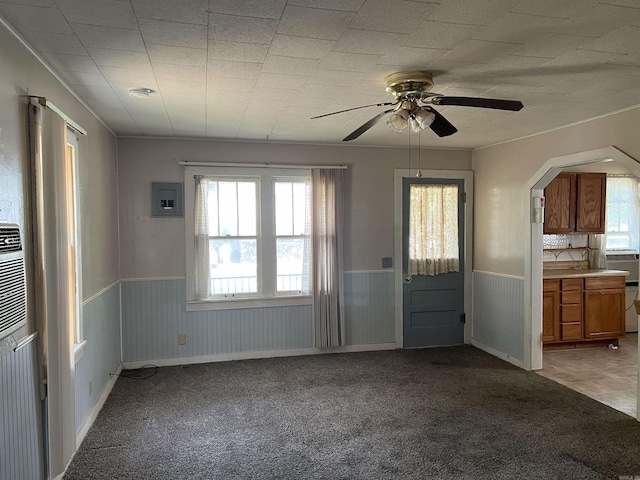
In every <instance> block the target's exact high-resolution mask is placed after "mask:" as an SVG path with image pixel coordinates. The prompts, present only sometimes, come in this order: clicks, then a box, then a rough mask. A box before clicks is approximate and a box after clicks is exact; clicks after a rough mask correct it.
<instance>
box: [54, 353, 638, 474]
mask: <svg viewBox="0 0 640 480" xmlns="http://www.w3.org/2000/svg"><path fill="white" fill-rule="evenodd" d="M633 475H639V476H640V423H638V422H637V421H636V420H634V419H633V418H631V417H629V416H627V415H625V414H624V413H621V412H618V411H616V410H613V409H611V408H609V407H607V406H605V405H602V404H600V403H598V402H596V401H595V400H592V399H590V398H588V397H585V396H583V395H581V394H579V393H577V392H574V391H572V390H570V389H568V388H566V387H563V386H561V385H559V384H556V383H554V382H552V381H550V380H548V379H546V378H543V377H541V376H539V375H536V374H534V373H530V372H525V371H523V370H520V369H518V368H515V367H513V366H511V365H509V364H507V363H504V362H502V361H500V360H498V359H497V358H495V357H492V356H490V355H488V354H485V353H484V352H482V351H480V350H477V349H475V348H473V347H470V346H464V347H451V348H441V349H429V350H409V351H389V352H371V353H349V354H338V355H320V356H311V357H290V358H276V359H264V360H247V361H241V362H228V363H213V364H203V365H192V366H184V367H169V368H161V369H158V372H157V374H156V375H155V376H153V377H151V378H149V379H147V380H132V379H127V378H120V379H119V380H118V382H117V384H116V386H115V388H114V390H113V392H112V394H111V396H110V397H109V399H108V401H107V403H106V405H105V407H104V409H103V410H102V412H101V413H100V415H99V417H98V419H97V420H96V423H95V424H94V426H93V427H92V428H91V430H90V431H89V433H88V435H87V437H86V439H85V441H84V442H83V444H82V446H81V448H80V450H79V451H78V453H77V454H76V456H75V458H74V460H73V462H72V463H71V465H70V467H69V469H68V471H67V474H66V475H65V477H64V479H65V480H91V479H105V480H106V479H109V480H112V479H135V480H146V479H153V480H164V479H171V480H175V479H190V480H191V479H225V480H227V479H244V478H247V479H274V478H278V479H298V478H301V479H311V478H313V479H425V478H442V479H527V480H530V479H601V478H614V479H617V478H618V476H630V478H633Z"/></svg>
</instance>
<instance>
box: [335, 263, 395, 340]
mask: <svg viewBox="0 0 640 480" xmlns="http://www.w3.org/2000/svg"><path fill="white" fill-rule="evenodd" d="M393 281H394V272H393V270H389V271H384V272H346V273H345V275H344V297H345V307H344V316H345V318H346V334H347V344H348V345H365V344H369V343H393V342H395V341H396V339H395V317H394V315H395V307H394V301H395V297H394V295H395V291H394V286H393Z"/></svg>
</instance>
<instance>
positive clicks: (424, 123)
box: [413, 108, 436, 131]
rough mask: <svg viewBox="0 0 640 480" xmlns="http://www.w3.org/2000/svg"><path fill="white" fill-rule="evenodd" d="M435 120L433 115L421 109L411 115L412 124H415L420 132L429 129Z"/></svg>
mask: <svg viewBox="0 0 640 480" xmlns="http://www.w3.org/2000/svg"><path fill="white" fill-rule="evenodd" d="M435 119H436V114H435V113H433V112H431V111H429V110H424V109H422V108H419V109H418V110H417V111H416V112H414V114H413V120H414V122H413V123H415V124H417V126H418V128H419V129H420V130H424V129H426V128H429V127H430V126H431V124H432V123H433V121H434V120H435ZM414 131H415V130H414Z"/></svg>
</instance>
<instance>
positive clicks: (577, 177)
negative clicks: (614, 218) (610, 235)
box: [544, 173, 607, 233]
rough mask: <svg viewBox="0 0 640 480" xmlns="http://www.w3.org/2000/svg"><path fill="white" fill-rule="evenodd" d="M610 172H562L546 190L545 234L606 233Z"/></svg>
mask: <svg viewBox="0 0 640 480" xmlns="http://www.w3.org/2000/svg"><path fill="white" fill-rule="evenodd" d="M606 188H607V174H606V173H561V174H559V175H558V176H557V177H556V178H554V179H553V180H552V181H551V183H549V185H547V188H545V190H544V196H545V215H544V216H545V218H544V233H573V232H580V233H604V230H605V224H604V212H605V206H606Z"/></svg>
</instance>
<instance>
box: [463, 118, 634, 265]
mask: <svg viewBox="0 0 640 480" xmlns="http://www.w3.org/2000/svg"><path fill="white" fill-rule="evenodd" d="M638 125H640V108H635V109H632V110H627V111H625V112H621V113H618V114H615V115H611V116H608V117H604V118H600V119H596V120H592V121H589V122H585V123H581V124H578V125H573V126H570V127H566V128H563V129H560V130H555V131H553V132H548V133H545V134H541V135H537V136H534V137H529V138H525V139H522V140H516V141H512V142H508V143H505V144H501V145H496V146H493V147H487V148H483V149H480V150H476V151H474V154H473V161H474V171H475V172H474V173H475V204H474V207H475V208H474V210H475V218H474V252H473V253H474V269H475V270H483V271H488V272H494V273H501V274H508V275H516V276H524V258H525V255H528V252H525V243H526V242H525V238H524V231H525V228H524V226H525V224H526V223H525V222H527V221H529V218H530V215H529V204H528V202H527V201H525V200H526V195H527V193H526V192H525V185H526V184H527V182H528V181H529V180H530V179H531V178H532V177H533V175H534V174H535V173H536V171H537V170H538V169H539V168H541V167H542V166H543V164H544V163H545V162H546V161H547V160H548V159H550V158H553V157H558V156H561V155H567V154H571V153H577V152H582V151H587V150H593V149H597V148H602V147H607V146H614V147H617V148H618V149H620V150H622V151H623V152H625V153H626V154H627V155H629V156H631V157H633V158H635V159H640V131H639V130H638Z"/></svg>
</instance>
